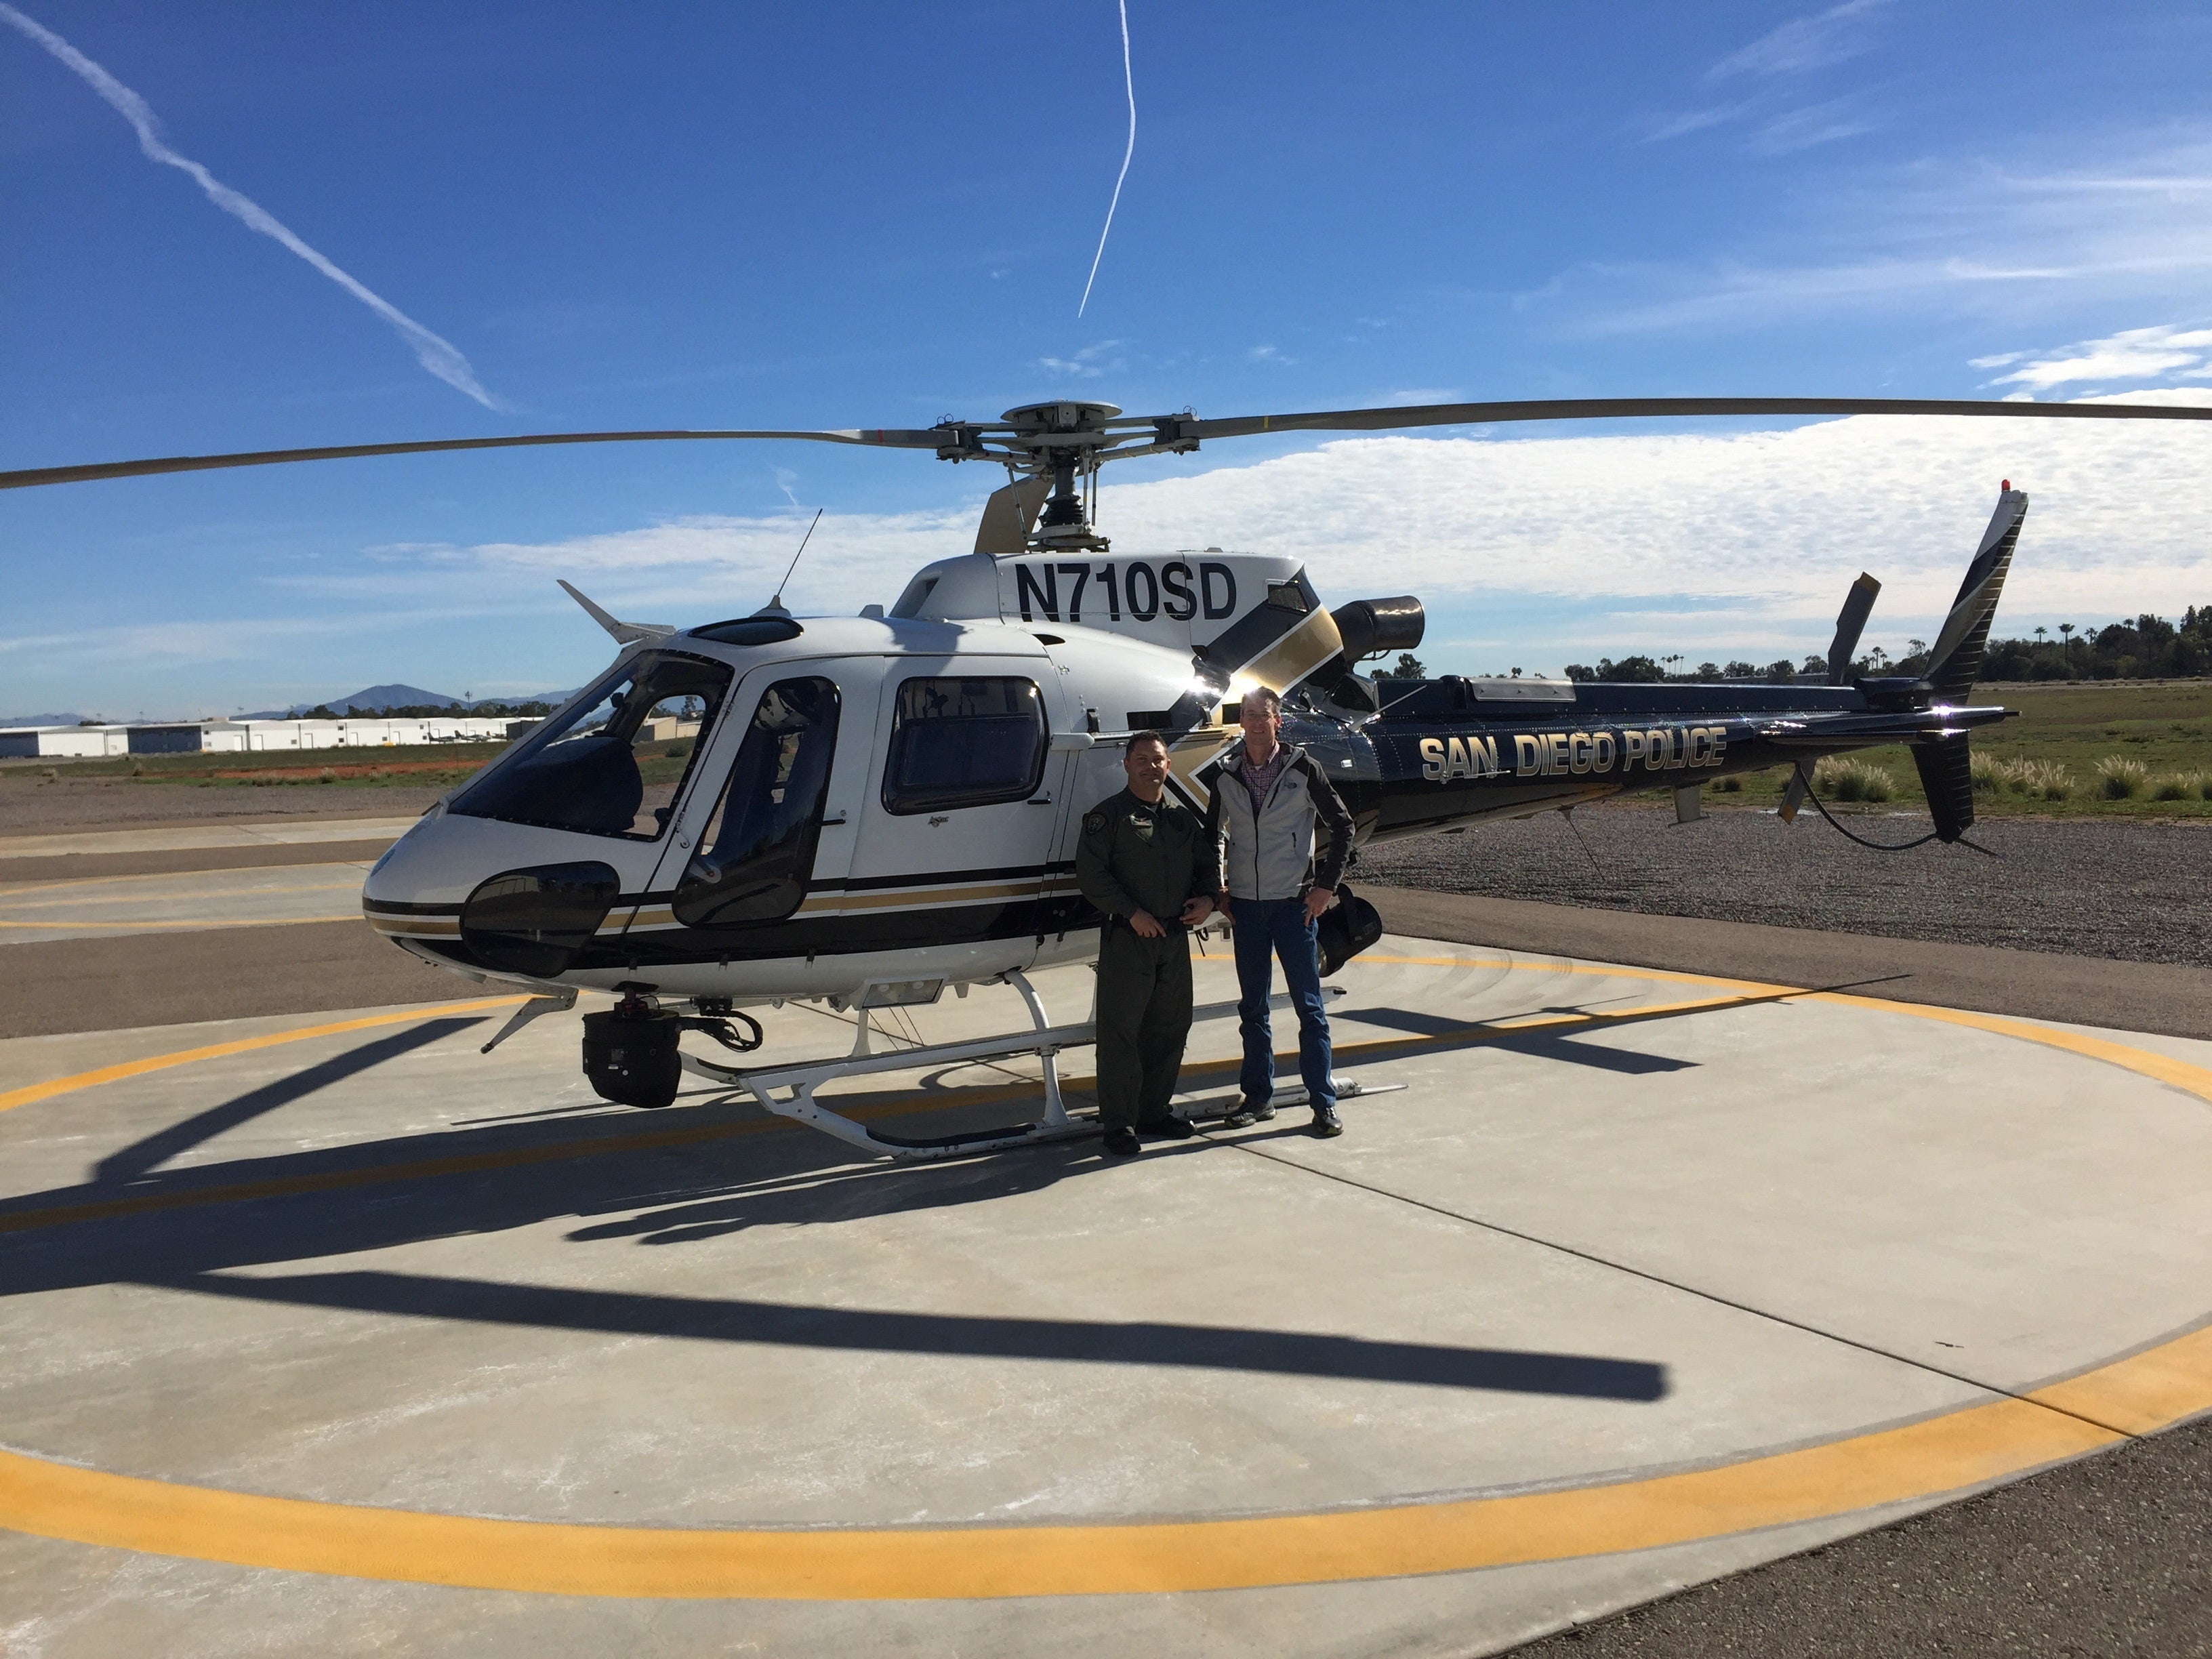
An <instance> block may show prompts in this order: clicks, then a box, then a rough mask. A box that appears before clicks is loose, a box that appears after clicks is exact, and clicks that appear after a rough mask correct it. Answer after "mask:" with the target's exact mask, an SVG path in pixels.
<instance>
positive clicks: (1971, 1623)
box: [1514, 1423, 2212, 1659]
mask: <svg viewBox="0 0 2212 1659" xmlns="http://www.w3.org/2000/svg"><path fill="white" fill-rule="evenodd" d="M2208 1462H2212V1424H2206V1423H2197V1424H2194V1425H2190V1426H2188V1427H2185V1428H2179V1429H2175V1430H2173V1431H2171V1432H2169V1433H2166V1434H2161V1435H2156V1436H2154V1437H2151V1438H2150V1439H2148V1440H2142V1441H2138V1442H2136V1443H2135V1444H2133V1445H2128V1446H2123V1447H2121V1448H2120V1449H2118V1450H2116V1451H2110V1452H2106V1453H2105V1454H2103V1455H2100V1456H2097V1457H2092V1458H2088V1459H2087V1460H2085V1461H2083V1462H2078V1463H2069V1464H2068V1465H2066V1466H2065V1467H2064V1468H2057V1469H2052V1470H2051V1471H2050V1472H2048V1473H2047V1474H2039V1475H2035V1476H2033V1477H2032V1478H2031V1479H2029V1480H2022V1481H2020V1482H2018V1483H2017V1484H2015V1485H2013V1486H2001V1487H1999V1488H1998V1489H1997V1490H1996V1491H1995V1492H1988V1493H1985V1494H1984V1495H1983V1496H1982V1497H1979V1498H1970V1499H1968V1500H1967V1501H1966V1503H1963V1504H1953V1505H1951V1506H1950V1507H1948V1508H1947V1509H1941V1510H1936V1511H1934V1512H1933V1513H1932V1514H1929V1515H1923V1516H1918V1517H1917V1518H1915V1519H1913V1520H1911V1521H1906V1522H1901V1523H1900V1524H1899V1525H1897V1526H1893V1527H1887V1528H1883V1529H1882V1530H1881V1531H1880V1532H1873V1533H1866V1534H1862V1535H1860V1536H1859V1537H1857V1538H1849V1539H1845V1540H1844V1541H1842V1542H1841V1543H1837V1544H1831V1545H1829V1546H1828V1547H1826V1548H1825V1549H1819V1550H1814V1551H1813V1552H1811V1553H1808V1554H1805V1555H1800V1556H1795V1557H1792V1558H1791V1559H1788V1560H1785V1561H1780V1562H1778V1563H1776V1564H1775V1565H1772V1566H1771V1567H1765V1568H1761V1569H1759V1570H1757V1571H1752V1572H1747V1573H1743V1574H1740V1575H1739V1576H1737V1577H1733V1578H1723V1579H1722V1580H1720V1581H1719V1582H1718V1583H1711V1584H1705V1585H1701V1586H1699V1588H1697V1589H1692V1590H1687V1591H1685V1592H1684V1593H1683V1594H1681V1595H1676V1596H1674V1597H1672V1598H1670V1599H1668V1600H1667V1601H1659V1602H1655V1603H1653V1604H1651V1605H1650V1606H1648V1607H1638V1608H1637V1609H1635V1610H1634V1611H1633V1612H1631V1613H1624V1614H1621V1615H1620V1616H1619V1617H1617V1618H1614V1619H1610V1620H1605V1621H1603V1622H1601V1623H1599V1624H1595V1625H1587V1626H1583V1627H1581V1628H1580V1629H1577V1630H1571V1631H1566V1632H1562V1633H1560V1634H1559V1635H1557V1636H1553V1637H1548V1638H1545V1639H1544V1640H1542V1641H1540V1642H1536V1643H1534V1644H1530V1645H1528V1646H1527V1647H1522V1648H1517V1649H1516V1650H1514V1652H1515V1653H1516V1655H1517V1656H1519V1659H1715V1656H1719V1655H1725V1654H1741V1655H1744V1656H1747V1659H1749V1656H1754V1655H1755V1656H1758V1659H1844V1656H1849V1659H1892V1656H1897V1659H1904V1656H1908V1655H1909V1656H1914V1659H1917V1656H1921V1655H1929V1656H1934V1655H1944V1654H1948V1655H1969V1654H1972V1655H1980V1654H1990V1655H1997V1654H2005V1655H2012V1654H2023V1655H2024V1654H2049V1655H2054V1656H2057V1655H2067V1656H2073V1655H2079V1656H2082V1659H2088V1656H2093V1655H2095V1656H2103V1655H2108V1654H2136V1655H2142V1656H2146V1659H2148V1656H2152V1655H2159V1656H2166V1655H2172V1656H2175V1659H2181V1656H2191V1655H2193V1656H2203V1655H2206V1654H2212V1566H2208V1565H2207V1564H2208V1562H2212V1489H2208V1487H2207V1486H2206V1484H2205V1482H2204V1480H2203V1471H2204V1468H2205V1467H2206V1465H2207V1463H2208Z"/></svg>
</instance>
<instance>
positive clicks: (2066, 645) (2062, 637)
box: [2037, 623, 2074, 671]
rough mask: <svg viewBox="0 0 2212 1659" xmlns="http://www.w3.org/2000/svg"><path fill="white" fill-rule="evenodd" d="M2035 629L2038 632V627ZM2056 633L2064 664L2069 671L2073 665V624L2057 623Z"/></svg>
mask: <svg viewBox="0 0 2212 1659" xmlns="http://www.w3.org/2000/svg"><path fill="white" fill-rule="evenodd" d="M2037 631H2038V632H2040V631H2041V630H2040V629H2038V630H2037ZM2058 635H2059V641H2060V643H2059V649H2060V650H2061V651H2062V652H2063V653H2064V654H2065V658H2066V666H2067V668H2068V670H2069V671H2071V670H2072V668H2073V666H2074V624H2073V623H2059V624H2058Z"/></svg>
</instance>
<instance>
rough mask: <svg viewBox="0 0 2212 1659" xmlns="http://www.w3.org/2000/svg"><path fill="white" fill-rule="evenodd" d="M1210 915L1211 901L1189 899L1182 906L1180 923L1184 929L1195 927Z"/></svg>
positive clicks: (1208, 899)
mask: <svg viewBox="0 0 2212 1659" xmlns="http://www.w3.org/2000/svg"><path fill="white" fill-rule="evenodd" d="M1212 914H1213V901H1212V899H1210V898H1194V899H1189V900H1187V901H1185V902H1184V904H1183V907H1182V917H1181V921H1182V925H1183V926H1184V927H1197V926H1198V925H1199V923H1200V922H1202V921H1205V920H1206V918H1207V917H1208V916H1210V915H1212Z"/></svg>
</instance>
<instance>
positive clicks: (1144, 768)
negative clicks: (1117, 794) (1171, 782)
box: [1121, 738, 1168, 800]
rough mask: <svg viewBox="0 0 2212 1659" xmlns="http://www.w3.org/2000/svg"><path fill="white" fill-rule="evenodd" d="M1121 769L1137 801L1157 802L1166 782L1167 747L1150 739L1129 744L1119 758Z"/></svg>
mask: <svg viewBox="0 0 2212 1659" xmlns="http://www.w3.org/2000/svg"><path fill="white" fill-rule="evenodd" d="M1121 769H1122V770H1123V771H1124V772H1126V773H1127V774H1128V775H1129V787H1130V788H1132V789H1133V790H1135V791H1136V792H1137V798H1138V799H1139V800H1157V799H1158V798H1159V793H1160V788H1161V786H1162V785H1164V784H1165V783H1166V782H1167V777H1168V750H1167V745H1166V744H1164V743H1160V742H1158V740H1157V739H1154V738H1146V739H1145V740H1144V741H1143V742H1141V743H1133V744H1130V745H1129V748H1128V751H1127V753H1126V754H1124V755H1123V756H1122V757H1121Z"/></svg>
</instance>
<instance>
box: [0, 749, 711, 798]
mask: <svg viewBox="0 0 2212 1659" xmlns="http://www.w3.org/2000/svg"><path fill="white" fill-rule="evenodd" d="M506 747H507V745H506V744H503V743H441V744H422V745H417V746H414V747H401V746H394V747H391V748H384V749H314V750H304V751H290V750H276V751H274V752H266V751H264V752H262V753H258V754H251V755H118V756H116V757H113V758H112V759H109V760H76V761H72V760H49V761H36V762H33V761H17V762H13V763H9V766H8V767H7V769H6V770H5V772H4V773H0V776H6V777H8V778H9V779H10V780H12V781H15V782H19V783H20V782H28V781H35V780H39V779H43V778H46V777H48V776H52V777H55V778H130V779H132V780H134V781H137V782H139V783H148V784H155V785H160V786H163V787H170V788H179V787H184V788H199V789H271V788H276V789H292V788H332V789H378V788H388V787H397V786H404V787H409V788H416V789H422V788H428V789H449V788H451V787H453V785H455V784H457V783H461V782H464V781H466V780H467V779H469V778H471V777H473V776H474V775H476V774H477V772H478V771H480V770H481V769H483V767H484V765H485V764H486V763H488V762H489V761H490V760H492V759H493V758H494V757H496V756H498V755H499V754H500V753H501V750H504V749H505V748H506ZM690 753H691V740H690V738H682V739H679V740H678V741H677V742H674V743H654V744H641V745H640V746H639V748H638V751H637V757H638V769H639V771H641V773H643V774H644V775H645V781H647V783H665V782H670V781H674V780H675V779H676V778H677V777H678V776H679V775H681V774H682V773H683V770H684V760H685V758H686V757H688V756H689V755H690Z"/></svg>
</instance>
